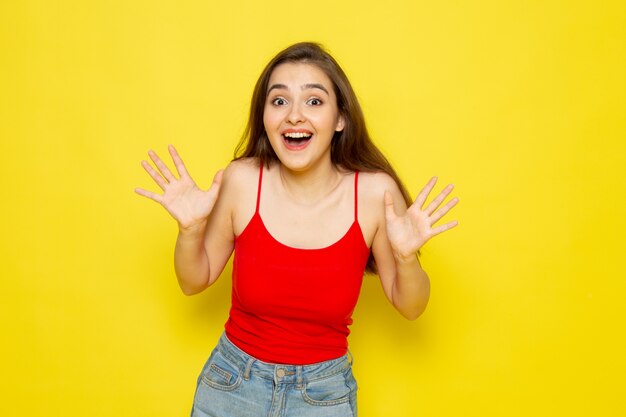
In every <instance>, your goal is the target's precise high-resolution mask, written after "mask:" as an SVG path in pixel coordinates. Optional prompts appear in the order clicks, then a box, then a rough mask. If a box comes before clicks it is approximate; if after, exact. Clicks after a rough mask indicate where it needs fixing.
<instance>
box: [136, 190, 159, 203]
mask: <svg viewBox="0 0 626 417" xmlns="http://www.w3.org/2000/svg"><path fill="white" fill-rule="evenodd" d="M135 192H136V193H137V194H139V195H142V196H144V197H148V198H150V199H152V200H154V201H156V202H157V203H161V202H162V200H163V199H162V197H161V196H160V195H159V194H156V193H153V192H152V191H148V190H144V189H143V188H135Z"/></svg>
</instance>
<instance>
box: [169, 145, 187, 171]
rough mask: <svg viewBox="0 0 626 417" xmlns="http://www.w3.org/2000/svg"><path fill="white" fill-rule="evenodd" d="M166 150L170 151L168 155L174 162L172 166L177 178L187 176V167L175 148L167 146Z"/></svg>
mask: <svg viewBox="0 0 626 417" xmlns="http://www.w3.org/2000/svg"><path fill="white" fill-rule="evenodd" d="M167 149H168V150H169V151H170V155H171V156H172V160H173V161H174V166H175V167H176V171H177V172H178V177H179V178H180V177H185V176H189V173H188V172H187V167H185V164H184V162H183V160H182V158H181V157H180V155H179V154H178V152H177V151H176V148H174V145H167Z"/></svg>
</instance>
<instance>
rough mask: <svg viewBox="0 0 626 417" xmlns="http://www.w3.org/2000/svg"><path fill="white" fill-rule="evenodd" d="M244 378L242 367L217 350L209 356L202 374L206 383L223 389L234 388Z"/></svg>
mask: <svg viewBox="0 0 626 417" xmlns="http://www.w3.org/2000/svg"><path fill="white" fill-rule="evenodd" d="M242 379H243V378H242V376H241V371H240V369H239V368H238V367H236V366H234V365H233V364H231V363H230V362H229V361H228V360H227V359H226V358H224V356H223V355H222V354H221V353H220V352H219V351H217V350H216V351H215V352H214V353H213V355H211V358H209V362H208V363H207V364H206V366H205V367H204V370H203V371H202V375H201V381H202V382H203V383H204V384H206V385H208V386H210V387H213V388H217V389H220V390H222V391H232V390H234V389H235V388H237V387H238V386H239V385H240V384H241V381H242Z"/></svg>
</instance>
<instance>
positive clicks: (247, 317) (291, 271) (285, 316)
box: [225, 164, 370, 365]
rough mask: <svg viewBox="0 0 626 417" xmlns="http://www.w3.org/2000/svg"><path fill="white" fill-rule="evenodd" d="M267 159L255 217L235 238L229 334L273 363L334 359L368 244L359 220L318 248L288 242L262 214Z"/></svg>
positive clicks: (342, 344)
mask: <svg viewBox="0 0 626 417" xmlns="http://www.w3.org/2000/svg"><path fill="white" fill-rule="evenodd" d="M262 180H263V164H261V170H260V173H259V188H258V193H257V204H256V210H255V213H254V216H253V217H252V219H251V220H250V223H248V225H247V226H246V228H245V229H244V231H243V232H242V233H241V234H240V235H239V236H238V237H237V238H236V239H235V257H234V261H233V285H232V306H231V309H230V317H229V319H228V321H227V322H226V326H225V328H226V335H227V336H228V338H229V339H230V341H231V342H233V343H234V344H235V345H236V346H237V347H239V348H240V349H241V350H243V351H244V352H246V353H248V354H249V355H251V356H253V357H255V358H257V359H259V360H261V361H264V362H269V363H282V364H293V365H304V364H311V363H316V362H322V361H326V360H329V359H335V358H338V357H340V356H342V355H344V354H345V353H346V351H347V349H348V340H347V337H348V334H349V333H350V330H349V329H348V326H349V325H350V324H352V312H353V311H354V307H355V306H356V302H357V300H358V297H359V293H360V290H361V283H362V279H363V273H364V270H365V265H366V263H367V259H368V258H369V253H370V250H369V248H368V247H367V245H366V243H365V240H364V238H363V232H362V231H361V227H360V226H359V223H358V217H357V214H358V207H357V195H358V194H357V193H358V172H356V173H355V176H354V222H353V223H352V225H351V226H350V229H348V231H347V232H346V234H345V235H344V236H343V237H342V238H341V239H339V240H338V241H337V242H335V243H333V244H332V245H330V246H327V247H325V248H321V249H298V248H293V247H290V246H287V245H284V244H282V243H280V242H279V241H277V240H276V239H274V237H273V236H272V235H271V234H270V233H269V232H268V230H267V229H266V227H265V225H264V224H263V220H262V219H261V216H260V215H259V205H260V197H261V184H262Z"/></svg>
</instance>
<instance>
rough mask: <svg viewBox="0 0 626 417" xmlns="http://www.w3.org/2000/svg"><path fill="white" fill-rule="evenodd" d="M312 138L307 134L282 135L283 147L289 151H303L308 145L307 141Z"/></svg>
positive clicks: (289, 133) (311, 135)
mask: <svg viewBox="0 0 626 417" xmlns="http://www.w3.org/2000/svg"><path fill="white" fill-rule="evenodd" d="M312 137H313V134H312V133H309V132H286V133H283V140H284V141H285V145H286V146H287V149H291V150H299V149H304V148H305V147H306V146H307V145H308V144H309V141H310V140H311V138H312Z"/></svg>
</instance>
